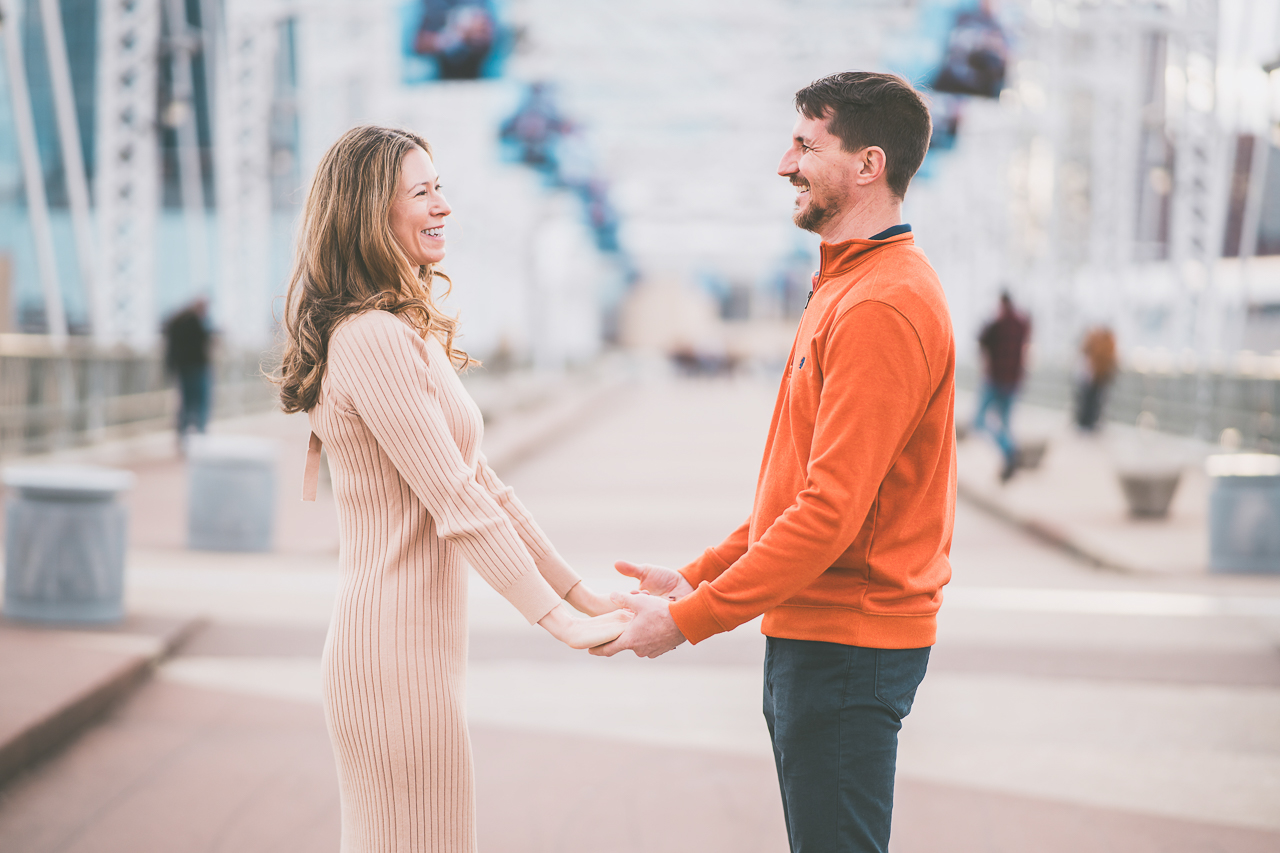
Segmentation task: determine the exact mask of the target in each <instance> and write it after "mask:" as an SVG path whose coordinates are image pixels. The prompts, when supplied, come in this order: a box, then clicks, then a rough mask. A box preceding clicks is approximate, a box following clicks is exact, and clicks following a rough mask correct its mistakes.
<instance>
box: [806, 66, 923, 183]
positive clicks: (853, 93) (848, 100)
mask: <svg viewBox="0 0 1280 853" xmlns="http://www.w3.org/2000/svg"><path fill="white" fill-rule="evenodd" d="M796 109H797V110H799V111H800V114H801V115H803V116H804V117H805V118H807V119H828V122H827V129H828V131H829V132H830V133H831V134H832V135H834V136H835V137H836V138H838V139H839V140H840V147H841V148H843V149H844V150H845V151H861V150H862V149H863V148H868V147H870V146H872V145H876V146H879V147H880V148H882V149H884V154H885V160H886V161H887V162H886V166H885V170H886V173H887V175H886V180H887V181H888V184H889V189H890V190H892V191H893V193H894V195H896V196H898V198H903V197H904V196H906V194H907V185H908V184H910V183H911V178H912V176H913V175H915V173H916V170H918V169H919V168H920V164H921V163H923V162H924V155H925V152H926V151H928V150H929V137H930V136H931V135H932V133H933V122H932V121H931V120H930V118H929V107H928V106H927V105H926V104H925V102H924V98H922V97H921V96H920V93H919V92H917V91H916V90H915V89H914V88H912V86H911V84H910V83H908V82H907V81H906V80H904V79H902V78H901V77H899V76H897V75H896V74H877V73H875V72H872V71H842V72H840V73H839V74H832V75H831V76H830V77H823V78H822V79H821V80H815V81H814V82H812V83H810V84H809V85H808V86H805V87H804V88H803V89H801V90H800V91H799V92H796Z"/></svg>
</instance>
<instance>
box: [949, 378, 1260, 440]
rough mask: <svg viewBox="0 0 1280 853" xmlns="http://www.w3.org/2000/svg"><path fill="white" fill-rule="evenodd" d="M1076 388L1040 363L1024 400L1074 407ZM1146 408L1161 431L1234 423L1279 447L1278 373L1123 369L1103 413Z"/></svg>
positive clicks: (1126, 419)
mask: <svg viewBox="0 0 1280 853" xmlns="http://www.w3.org/2000/svg"><path fill="white" fill-rule="evenodd" d="M980 380H981V377H980V375H979V372H978V369H977V368H976V367H974V366H972V365H966V366H963V367H960V368H958V369H957V371H956V381H957V382H958V383H959V384H960V385H961V386H962V387H965V388H976V387H977V386H978V384H979V382H980ZM1075 389H1076V380H1075V378H1074V377H1073V375H1072V372H1071V371H1070V370H1068V369H1067V368H1063V367H1040V368H1037V369H1035V370H1033V371H1031V372H1030V373H1029V374H1028V376H1027V378H1026V380H1025V381H1024V383H1023V387H1022V392H1021V395H1020V398H1021V399H1023V400H1026V401H1027V402H1030V403H1037V404H1040V405H1044V406H1052V407H1055V408H1063V409H1070V408H1073V407H1074V404H1075V394H1076V390H1075ZM1202 394H1203V399H1204V405H1203V415H1202V406H1201V404H1200V399H1201V395H1202ZM1142 412H1150V413H1151V414H1152V415H1154V416H1155V420H1156V426H1157V428H1158V429H1160V430H1162V431H1164V432H1169V433H1174V434H1176V435H1188V436H1197V437H1200V438H1205V439H1210V440H1216V439H1217V438H1218V436H1219V435H1221V433H1222V431H1223V430H1224V429H1227V428H1229V427H1230V428H1234V429H1237V430H1239V431H1240V435H1241V438H1242V446H1243V447H1246V448H1254V449H1259V450H1273V449H1275V448H1276V447H1277V446H1280V423H1277V421H1276V417H1277V413H1280V379H1277V378H1275V377H1265V376H1246V375H1240V374H1229V373H1205V374H1197V373H1178V372H1154V371H1148V372H1139V371H1136V370H1122V371H1121V372H1120V373H1119V375H1117V376H1116V379H1115V381H1114V382H1113V383H1112V385H1111V388H1110V390H1109V391H1108V394H1107V401H1106V407H1105V409H1104V416H1105V417H1106V419H1107V420H1109V421H1115V422H1118V423H1128V424H1133V423H1135V422H1136V421H1137V419H1138V415H1139V414H1141V413H1142ZM960 417H964V415H963V414H961V415H960Z"/></svg>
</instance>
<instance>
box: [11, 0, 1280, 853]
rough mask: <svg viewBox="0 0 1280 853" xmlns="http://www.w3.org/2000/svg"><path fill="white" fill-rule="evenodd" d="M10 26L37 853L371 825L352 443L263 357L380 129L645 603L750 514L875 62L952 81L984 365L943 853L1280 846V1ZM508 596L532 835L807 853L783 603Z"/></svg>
mask: <svg viewBox="0 0 1280 853" xmlns="http://www.w3.org/2000/svg"><path fill="white" fill-rule="evenodd" d="M0 15H2V17H0V39H2V41H0V55H2V56H3V62H2V63H0V459H3V461H4V462H5V468H4V471H3V472H0V476H2V477H3V479H4V482H5V485H6V486H7V498H6V499H7V510H6V512H7V513H8V514H7V516H6V524H5V531H4V547H5V583H6V587H5V604H4V616H3V617H0V850H4V851H6V853H8V851H10V850H12V851H15V853H19V851H20V853H46V851H47V852H48V853H53V851H77V852H78V853H105V851H115V850H121V851H123V850H128V851H130V853H151V851H155V853H167V851H175V850H210V851H215V850H225V851H236V853H245V851H257V850H262V851H268V850H270V851H278V850H316V851H323V850H332V849H334V848H335V847H336V846H337V838H338V829H339V827H338V810H337V809H338V803H337V790H336V778H335V774H334V771H333V760H332V753H331V751H330V747H329V741H328V736H327V734H326V732H325V729H324V721H323V717H322V714H321V711H320V655H321V650H322V648H323V644H324V638H325V633H326V630H327V625H328V619H329V613H330V610H331V608H332V601H333V596H334V591H335V590H336V589H337V586H338V583H339V567H338V548H339V541H338V530H337V524H336V510H335V504H334V497H333V492H332V488H331V485H330V484H329V483H328V482H327V479H326V475H327V470H326V469H323V468H322V478H321V483H320V488H319V496H318V500H317V501H316V502H315V503H306V504H304V503H302V502H300V501H298V500H297V495H298V488H299V486H300V483H301V481H302V471H303V458H304V456H303V454H304V452H305V447H306V444H307V437H308V433H309V426H308V423H307V420H306V417H305V416H304V415H294V416H284V415H282V414H280V413H279V412H278V404H277V402H276V394H275V391H274V388H273V387H272V385H271V384H270V383H269V382H268V381H267V380H266V379H265V378H264V376H263V372H264V371H268V372H269V371H270V370H271V369H272V368H273V367H274V365H276V364H277V362H278V357H279V356H278V347H279V331H280V330H279V322H280V318H281V312H282V310H283V294H284V290H285V287H286V283H287V277H288V273H289V269H290V264H291V259H292V253H293V241H294V237H295V234H296V228H297V225H298V220H299V215H300V209H301V205H302V202H303V199H304V197H305V193H306V188H307V185H308V181H309V179H310V176H311V174H312V172H313V170H314V168H315V165H316V163H317V161H318V160H319V158H320V157H321V155H322V154H323V152H324V151H325V150H326V149H327V148H328V147H329V145H331V144H332V143H333V142H334V141H335V140H336V139H337V137H338V136H339V135H340V134H341V133H342V132H344V131H345V130H347V129H348V128H350V127H352V126H355V125H357V124H361V123H371V122H372V123H382V124H391V125H398V126H403V127H406V128H410V129H412V130H414V131H416V132H418V133H421V134H422V135H424V136H425V137H426V138H427V139H428V140H429V141H430V143H431V145H432V146H433V149H434V157H435V163H436V166H437V168H438V170H439V173H440V175H441V179H442V183H443V187H444V190H445V192H446V194H447V196H448V198H449V201H450V203H451V204H452V206H453V211H454V212H453V214H452V215H451V216H450V218H449V225H448V238H449V250H448V257H447V259H446V261H445V263H444V265H443V266H444V268H445V269H446V270H447V272H448V273H449V275H450V276H451V278H452V281H453V284H454V286H453V290H452V292H451V294H450V295H449V296H448V298H447V299H446V300H444V304H445V305H446V306H447V307H448V310H451V311H456V312H458V313H459V314H460V315H461V318H462V332H463V335H464V339H463V341H462V346H463V347H464V348H466V349H467V350H468V351H469V352H470V353H471V354H472V355H474V356H476V357H478V358H480V359H481V360H482V361H483V362H484V367H483V368H482V369H477V370H472V371H470V372H468V373H467V374H466V375H465V376H464V383H465V384H466V386H467V388H468V390H469V391H470V393H471V394H472V395H473V397H474V398H475V399H476V401H477V403H478V404H479V406H480V408H481V410H482V411H483V413H484V416H485V430H486V432H485V451H486V455H487V457H488V459H489V460H490V462H491V463H492V464H493V465H494V467H495V469H496V470H497V471H498V472H499V473H500V474H501V475H502V477H503V478H504V480H505V481H507V482H509V483H511V484H513V485H514V486H515V487H516V489H517V490H518V492H519V494H520V496H521V499H522V501H523V502H524V503H525V504H526V505H527V506H528V507H529V508H530V509H531V511H532V512H533V513H534V514H535V516H536V517H537V518H538V520H539V522H540V524H542V526H543V527H544V528H545V529H546V530H547V532H548V534H549V535H550V536H551V538H552V539H553V541H555V542H556V544H557V547H558V548H559V549H560V550H561V551H562V553H563V554H564V556H565V557H566V558H567V559H568V560H569V561H570V562H571V563H573V564H574V565H575V566H576V567H577V568H578V569H579V570H580V571H581V573H582V574H583V575H584V577H586V578H587V580H588V582H589V583H590V584H591V585H592V586H593V587H597V588H599V589H602V590H606V591H607V590H623V589H627V588H628V586H629V585H628V584H627V583H625V582H623V581H622V580H621V579H620V578H618V577H617V576H616V575H614V573H613V572H612V568H611V566H612V562H613V560H615V559H620V558H622V559H632V560H637V561H650V562H654V563H659V564H665V565H670V566H680V565H683V564H684V563H686V562H688V561H689V560H691V559H692V558H693V557H694V556H696V555H697V554H698V553H700V552H701V551H702V549H703V548H705V547H707V546H709V545H712V544H714V543H716V542H718V541H720V540H721V539H722V538H723V537H724V536H725V535H726V534H728V533H729V532H730V531H731V530H732V529H734V528H735V527H736V526H737V525H738V524H739V523H740V522H741V520H742V518H743V517H745V516H746V514H747V513H748V511H749V509H750V506H751V499H752V494H753V489H754V486H755V477H756V471H757V468H758V465H759V457H760V450H761V447H762V446H763V442H764V438H765V435H766V431H767V427H768V422H769V416H770V412H771V411H772V406H773V402H774V398H775V394H776V388H777V381H778V377H779V375H780V374H781V371H782V369H783V366H784V363H785V360H786V357H787V353H788V351H789V348H790V345H791V342H792V338H793V335H794V332H795V328H796V324H797V320H798V318H799V316H800V313H801V311H802V310H803V308H804V305H805V302H806V298H807V296H808V294H809V291H810V288H811V277H812V275H813V273H814V271H815V268H816V266H817V261H818V243H817V238H816V237H815V236H814V235H811V234H808V233H806V232H802V231H799V230H798V229H796V227H795V226H794V225H793V224H792V221H791V210H792V206H793V201H794V192H793V189H792V188H791V187H790V185H789V183H788V182H787V181H786V180H785V179H783V178H780V177H778V176H777V175H776V172H775V170H776V168H777V164H778V161H779V160H780V158H781V156H782V154H783V152H784V150H785V149H786V148H787V147H788V145H789V138H790V131H791V128H792V126H793V123H794V121H795V111H794V108H793V105H792V97H793V94H794V92H795V91H796V90H797V89H799V88H801V87H803V86H804V85H806V84H808V83H809V82H811V81H813V80H814V79H816V78H819V77H822V76H825V75H827V74H830V73H833V72H836V71H840V70H850V69H864V70H887V71H893V72H896V73H899V74H902V75H904V76H906V77H908V78H909V79H911V80H912V81H913V82H914V83H916V84H917V85H918V86H919V87H920V88H921V89H922V91H924V92H925V93H926V95H927V96H928V98H929V100H930V103H931V109H932V111H933V118H934V137H933V140H932V144H931V148H930V151H929V154H928V157H927V159H926V161H925V164H924V166H923V168H922V169H921V171H920V173H919V174H918V175H917V176H916V178H915V180H914V181H913V183H912V186H911V189H910V192H909V193H908V195H907V198H906V204H905V211H904V214H905V220H906V221H907V222H909V223H911V225H912V226H913V228H914V235H915V239H916V241H917V243H918V244H919V245H920V246H921V247H922V248H923V249H924V251H925V252H926V253H927V254H928V256H929V258H930V260H931V261H932V263H933V264H934V266H935V267H936V268H937V271H938V273H939V276H940V278H941V281H942V284H943V287H944V288H945V290H946V293H947V297H948V300H949V304H950V309H951V312H952V317H953V321H954V325H955V331H956V341H957V357H958V373H957V384H958V387H959V392H958V394H957V407H956V421H957V428H958V432H959V433H960V436H961V438H962V440H961V441H960V442H959V445H958V489H959V495H960V498H961V501H960V502H959V504H958V506H957V515H956V533H955V541H954V543H953V547H952V554H951V556H952V562H953V566H954V568H955V578H954V580H953V582H952V583H951V584H950V585H948V587H947V588H946V591H945V598H946V604H945V605H944V607H943V609H942V612H941V614H940V617H939V620H940V621H939V642H938V645H937V646H936V647H935V648H934V650H933V653H932V658H931V661H930V672H929V676H928V677H927V678H926V679H925V682H924V684H923V685H922V687H921V689H920V693H919V696H918V698H917V701H916V706H915V710H914V711H913V712H912V714H911V717H910V718H909V719H908V720H907V721H906V724H905V727H904V730H903V735H902V746H901V754H900V764H899V767H900V773H899V785H898V799H897V803H896V806H895V808H896V812H895V815H896V816H895V840H894V845H895V846H894V851H895V853H917V851H918V853H926V851H927V853H968V851H983V853H993V851H994V852H995V853H1026V852H1027V851H1035V853H1076V852H1077V851H1083V850H1088V851H1105V852H1109V851H1115V853H1121V852H1122V851H1123V853H1201V851H1231V853H1255V851H1256V853H1273V851H1275V850H1278V849H1280V455H1277V454H1276V453H1275V452H1274V451H1276V450H1277V447H1276V443H1277V442H1278V441H1280V433H1278V432H1277V429H1278V428H1280V425H1277V423H1276V416H1277V414H1280V2H1277V0H732V2H731V0H643V2H630V3H616V2H600V1H599V0H0ZM1002 293H1003V294H1007V295H1008V297H1009V304H1010V306H1011V308H1010V309H1009V311H1010V312H1011V313H1006V314H1005V315H1003V316H1005V317H1006V318H1012V319H1006V321H1004V323H1005V325H1004V326H1002V327H1001V328H1004V329H1005V330H1006V332H1008V330H1009V329H1012V330H1013V331H1012V332H1008V333H1009V334H1012V335H1013V336H1014V338H1015V339H1016V340H1017V343H1015V344H1013V345H1010V346H1008V347H1006V351H1011V352H1014V353H1015V354H1017V355H1018V359H1017V361H1018V362H1019V364H1018V365H1017V371H1023V372H1025V377H1024V378H1023V379H1022V380H1021V382H1020V384H1019V383H1017V382H1015V383H1014V384H1015V386H1017V387H1016V389H1015V390H1016V392H1017V393H1016V395H1015V394H1014V392H1013V391H1009V393H1008V395H1007V397H1008V400H1010V401H1011V400H1013V399H1015V397H1016V400H1017V405H1016V408H1015V416H1014V418H1013V425H1012V427H1011V428H1010V426H1009V423H1008V419H1007V418H1003V419H1000V418H998V419H997V420H1001V421H1002V423H1001V424H1000V425H998V428H993V426H992V424H990V423H988V422H987V421H986V419H985V415H986V414H987V413H988V412H987V410H988V408H989V403H990V401H991V395H990V394H989V393H988V392H989V391H990V389H991V385H992V381H991V374H990V373H989V372H988V373H984V358H983V353H982V349H981V348H980V346H979V338H980V337H983V338H989V336H990V335H991V334H994V333H992V332H991V331H990V330H991V329H992V328H993V326H992V325H991V323H992V320H993V318H996V317H997V314H998V310H999V302H1000V296H1001V294H1002ZM1000 334H1005V332H1001V333H1000ZM1028 335H1029V338H1028ZM1023 344H1025V359H1024V358H1022V354H1023ZM990 349H991V348H990V347H988V350H989V351H990ZM987 361H989V359H988V360H987ZM985 366H987V367H989V366H990V365H989V364H986V365H985ZM1024 369H1025V370H1024ZM1017 371H1015V372H1017ZM1002 393H1003V392H1002ZM980 395H981V396H980ZM183 400H185V401H186V402H185V403H183V402H181V401H183ZM980 401H983V402H980ZM998 408H999V405H998V404H997V410H998ZM979 410H981V412H982V414H981V415H980V416H978V417H975V412H976V411H979ZM175 420H176V425H177V428H178V441H177V442H176V444H175V441H174V434H173V433H174V425H175ZM979 421H981V423H979ZM206 424H207V428H208V432H209V433H210V435H207V436H199V437H197V436H194V435H189V434H188V433H191V432H195V433H200V432H203V431H205V429H206ZM987 430H990V431H991V432H992V433H993V437H994V438H996V442H995V443H993V442H991V441H988V440H986V437H984V436H982V435H980V434H979V433H981V432H983V431H987ZM997 444H999V447H1000V449H997ZM86 465H89V466H93V467H89V468H86V467H85V466H86ZM103 466H109V468H110V470H107V471H104V470H103ZM51 494H52V495H53V496H54V497H55V498H57V500H54V499H53V498H51V497H50V495H51ZM59 501H61V503H59ZM77 502H78V503H77ZM68 504H74V507H73V508H72V509H67V505H68ZM90 504H92V507H90V506H89V505H90ZM23 513H27V514H25V515H24V514H23ZM59 513H63V514H62V515H59ZM76 513H80V514H79V515H77V514H76ZM66 519H80V521H75V522H74V523H73V522H71V521H67V520H66ZM85 519H89V520H88V521H86V520H85ZM126 519H127V523H126ZM55 521H56V523H55ZM470 608H471V610H470V613H471V617H470V618H471V633H470V655H469V681H468V684H469V690H470V694H469V696H470V698H469V715H470V724H471V731H472V739H473V743H474V747H475V760H476V767H477V780H478V785H479V788H478V793H477V797H478V809H479V815H480V832H481V843H482V845H483V849H486V850H490V851H510V853H572V851H583V853H586V851H592V853H600V852H601V851H617V853H623V851H626V853H631V852H632V851H637V853H638V851H642V850H644V851H662V853H685V851H688V853H720V851H723V853H772V852H773V851H777V850H781V849H783V848H784V846H785V834H784V828H783V826H782V816H781V810H780V808H779V803H778V795H777V791H776V785H775V782H774V778H775V777H774V770H773V763H772V752H771V747H770V745H769V742H768V738H767V734H766V732H765V728H764V725H763V720H762V719H761V717H760V713H759V691H760V660H761V657H762V654H763V641H762V638H761V636H760V635H759V633H758V631H757V630H756V627H757V626H755V625H750V626H743V627H742V628H741V629H739V630H737V631H735V632H732V633H731V634H726V635H723V636H718V637H715V638H713V639H712V640H710V641H708V642H706V643H703V644H699V645H698V646H697V647H693V648H690V647H688V646H683V647H681V648H680V649H679V650H677V651H676V652H674V653H672V654H670V655H667V656H664V657H663V658H661V659H660V660H657V661H640V660H634V659H626V660H624V659H622V658H621V657H619V658H615V659H611V660H609V661H603V660H599V659H596V658H590V657H588V656H586V655H583V654H574V653H570V652H569V651H568V650H566V649H563V648H561V647H559V646H558V645H557V644H556V643H555V642H554V641H551V640H550V639H549V638H547V637H545V636H543V635H542V634H541V633H540V632H538V631H536V630H534V629H531V628H529V626H527V625H525V624H523V622H522V621H521V620H520V619H519V618H518V616H516V614H515V612H514V611H513V610H512V609H511V608H510V607H509V606H508V605H507V604H506V603H505V602H504V601H503V600H501V599H500V597H498V595H497V594H496V593H494V592H493V591H492V590H490V589H488V588H487V587H485V586H484V585H483V584H481V583H479V582H476V581H475V578H473V583H472V587H471V598H470Z"/></svg>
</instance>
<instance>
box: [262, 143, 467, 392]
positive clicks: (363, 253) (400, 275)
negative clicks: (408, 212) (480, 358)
mask: <svg viewBox="0 0 1280 853" xmlns="http://www.w3.org/2000/svg"><path fill="white" fill-rule="evenodd" d="M415 147H417V148H421V149H422V150H423V151H425V152H427V156H430V155H431V146H430V145H428V144H427V141H426V140H425V139H423V138H422V137H421V136H418V135H417V134H415V133H410V132H409V131H406V130H396V129H394V128H387V127H374V126H366V127H357V128H353V129H352V130H349V131H347V132H346V133H344V134H343V135H342V137H341V138H340V139H339V140H338V141H337V142H335V143H334V144H333V146H332V147H331V148H330V149H329V150H328V151H327V152H325V155H324V157H323V158H322V159H321V160H320V165H319V167H318V168H317V169H316V176H315V179H314V180H313V181H312V183H311V190H310V192H308V193H307V201H306V205H305V207H304V208H303V213H302V228H301V233H300V236H299V239H298V251H297V257H296V258H295V260H294V264H293V272H292V274H291V275H290V277H289V290H288V293H287V294H286V296H285V315H284V330H285V341H284V353H283V357H282V361H281V366H280V375H279V377H278V379H277V383H278V384H279V386H280V402H281V404H282V405H283V407H284V410H285V411H286V412H306V411H310V410H311V408H312V407H314V406H315V405H316V403H317V402H318V400H319V396H320V383H321V382H322V381H323V380H324V372H325V363H326V360H327V357H328V351H329V336H330V335H331V334H332V333H333V330H334V328H335V327H336V326H337V325H338V323H340V322H341V321H342V320H344V319H345V318H347V317H350V316H351V315H353V314H358V313H360V312H362V311H369V310H379V311H389V312H391V313H392V314H396V315H399V316H402V317H404V318H405V319H406V320H408V321H409V322H410V323H411V324H412V325H413V327H414V328H415V329H417V330H418V333H419V334H420V335H422V336H423V337H426V336H427V335H434V336H435V337H436V338H437V339H438V340H439V341H440V343H441V344H442V345H443V346H444V349H445V352H447V353H448V354H449V359H450V360H451V361H452V362H453V363H454V364H455V365H456V366H457V367H459V368H465V367H469V366H471V365H472V364H474V363H475V362H473V361H472V359H471V358H470V357H469V356H468V355H467V354H466V353H465V352H463V351H462V350H461V349H458V348H457V347H456V346H454V338H455V337H456V336H457V333H458V321H457V319H456V318H454V317H449V316H447V315H445V314H442V313H441V312H440V310H439V309H438V308H437V307H436V304H435V301H434V299H433V298H432V284H433V283H434V280H435V279H436V278H440V279H443V280H444V281H445V283H446V284H448V285H449V286H450V287H451V286H452V282H450V281H449V277H448V276H446V275H445V274H444V273H442V272H440V271H438V270H435V269H433V267H432V265H426V266H419V265H417V264H414V263H413V262H412V261H410V260H409V257H408V255H406V254H405V251H404V249H403V248H402V247H401V246H400V243H399V242H398V241H397V240H396V238H395V237H394V236H393V235H392V233H391V227H390V224H389V217H390V214H391V206H392V204H393V203H394V201H395V197H396V193H397V191H398V190H399V188H400V179H401V163H402V162H403V160H404V155H405V154H407V153H408V152H409V151H411V150H413V149H414V148H415ZM445 295H446V296H447V295H448V291H447V290H446V291H445Z"/></svg>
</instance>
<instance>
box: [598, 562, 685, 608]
mask: <svg viewBox="0 0 1280 853" xmlns="http://www.w3.org/2000/svg"><path fill="white" fill-rule="evenodd" d="M613 567H614V568H615V569H617V570H618V574H622V575H626V576H627V577H629V578H635V579H636V580H638V581H640V589H642V590H644V591H645V592H647V593H649V594H650V595H657V596H661V597H662V598H665V599H667V600H668V601H677V600H679V599H681V598H684V597H685V596H686V595H688V594H689V593H691V592H693V587H692V586H690V584H689V582H688V581H687V580H685V579H684V575H682V574H680V573H679V572H673V571H672V570H671V569H664V568H663V567H662V566H650V565H648V564H647V563H646V564H644V565H637V564H635V563H628V562H627V561H626V560H619V561H618V562H616V563H614V564H613ZM621 606H623V607H625V606H626V605H625V604H624V605H621Z"/></svg>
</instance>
